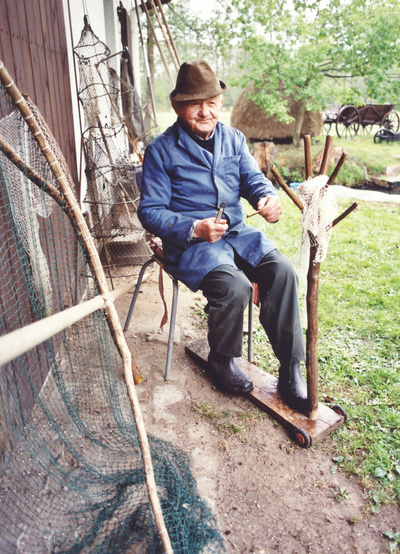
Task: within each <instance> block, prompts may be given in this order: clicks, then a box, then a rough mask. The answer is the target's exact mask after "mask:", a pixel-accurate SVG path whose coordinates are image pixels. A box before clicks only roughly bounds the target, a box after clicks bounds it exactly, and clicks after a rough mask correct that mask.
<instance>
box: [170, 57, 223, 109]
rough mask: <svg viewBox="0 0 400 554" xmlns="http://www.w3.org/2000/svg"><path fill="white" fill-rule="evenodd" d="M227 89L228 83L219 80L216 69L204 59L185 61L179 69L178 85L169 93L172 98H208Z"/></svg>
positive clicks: (178, 100)
mask: <svg viewBox="0 0 400 554" xmlns="http://www.w3.org/2000/svg"><path fill="white" fill-rule="evenodd" d="M225 91H226V85H225V83H223V82H222V81H219V80H218V79H217V77H216V76H215V73H214V71H213V70H212V69H211V67H210V66H209V65H208V63H207V62H206V61H204V60H195V61H194V62H184V63H183V64H182V65H181V67H180V68H179V71H178V76H177V78H176V86H175V88H174V90H173V91H172V92H171V94H170V95H169V99H170V100H175V102H185V101H187V100H207V99H208V98H213V97H214V96H218V95H219V94H222V93H223V92H225Z"/></svg>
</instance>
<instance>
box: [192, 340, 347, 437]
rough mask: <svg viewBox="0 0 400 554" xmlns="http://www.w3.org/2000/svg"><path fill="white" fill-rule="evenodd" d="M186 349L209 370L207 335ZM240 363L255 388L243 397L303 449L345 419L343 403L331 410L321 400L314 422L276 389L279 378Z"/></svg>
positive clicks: (244, 361) (249, 364)
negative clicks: (276, 422) (267, 415)
mask: <svg viewBox="0 0 400 554" xmlns="http://www.w3.org/2000/svg"><path fill="white" fill-rule="evenodd" d="M185 351H186V353H187V354H188V355H189V356H190V357H191V358H192V359H193V360H194V361H195V362H197V363H198V364H199V365H200V366H201V367H202V368H203V369H205V370H207V359H208V353H209V351H210V349H209V346H208V341H207V339H206V338H204V339H200V340H197V341H195V342H192V343H191V344H189V345H188V346H186V347H185ZM238 362H239V365H240V366H241V368H242V369H243V370H244V371H245V372H246V373H247V374H248V375H249V376H250V377H251V379H252V380H253V383H254V389H253V390H252V391H251V392H248V393H245V394H244V395H243V396H245V397H246V398H248V399H249V400H250V401H251V402H253V404H255V405H256V406H258V407H259V408H260V409H261V410H264V411H265V412H267V413H268V414H270V415H271V416H272V417H273V418H274V419H276V420H277V421H278V422H279V423H280V424H281V425H283V427H285V428H286V429H287V430H288V431H289V434H290V435H291V437H292V438H293V440H294V442H295V443H296V444H298V445H299V446H301V447H302V448H307V447H309V446H312V445H313V444H315V442H317V441H318V440H320V439H322V438H323V437H325V436H327V435H328V434H329V433H331V432H332V431H334V430H335V429H337V428H338V427H340V426H341V425H342V424H343V423H344V422H345V420H346V414H345V412H344V410H343V409H342V408H340V406H335V407H334V408H333V409H332V408H329V407H328V406H325V405H324V404H322V403H319V406H318V419H316V420H314V421H313V420H311V419H309V418H308V417H307V416H305V415H304V414H302V413H300V412H296V411H295V410H293V409H292V408H289V406H287V405H286V404H285V403H284V401H283V400H282V398H281V395H280V394H279V393H278V391H277V385H278V379H277V378H276V377H274V376H273V375H270V374H269V373H266V372H265V371H263V370H262V369H260V368H259V367H257V366H256V365H254V364H252V363H251V362H248V361H247V360H245V359H243V358H240V359H239V360H238Z"/></svg>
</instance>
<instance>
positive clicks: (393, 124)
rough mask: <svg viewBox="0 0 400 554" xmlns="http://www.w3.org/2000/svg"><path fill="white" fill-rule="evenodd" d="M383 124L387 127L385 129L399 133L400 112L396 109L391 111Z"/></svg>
mask: <svg viewBox="0 0 400 554" xmlns="http://www.w3.org/2000/svg"><path fill="white" fill-rule="evenodd" d="M383 126H384V127H385V129H388V130H389V131H392V133H397V131H398V130H399V127H400V117H399V114H398V113H396V112H394V111H391V112H389V113H388V115H387V116H386V117H385V120H384V122H383Z"/></svg>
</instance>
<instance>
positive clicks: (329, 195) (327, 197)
mask: <svg viewBox="0 0 400 554" xmlns="http://www.w3.org/2000/svg"><path fill="white" fill-rule="evenodd" d="M327 183H328V176H327V175H318V176H317V177H314V178H312V179H308V180H307V181H305V182H304V183H302V184H301V185H300V186H299V187H298V189H297V196H298V198H299V199H300V200H301V202H302V204H303V214H302V225H301V241H300V247H299V251H298V254H297V257H296V260H295V265H296V268H297V272H298V276H299V285H300V286H299V293H300V300H301V306H302V322H303V324H304V325H306V313H305V312H306V310H305V300H306V294H307V273H308V268H309V264H310V248H311V247H316V251H315V258H314V260H313V263H321V262H323V261H324V260H325V258H326V255H327V252H328V245H329V240H330V237H331V231H332V222H333V220H334V219H335V216H336V211H337V203H336V197H335V194H334V192H333V189H332V187H330V186H329V185H328V184H327Z"/></svg>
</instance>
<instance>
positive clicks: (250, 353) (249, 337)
mask: <svg viewBox="0 0 400 554" xmlns="http://www.w3.org/2000/svg"><path fill="white" fill-rule="evenodd" d="M248 325H249V327H248V334H247V348H248V352H247V359H248V360H249V362H252V361H253V292H252V293H251V296H250V302H249V312H248Z"/></svg>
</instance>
